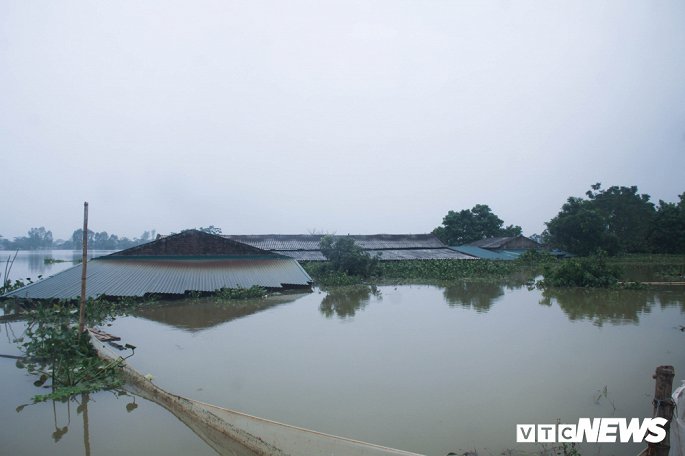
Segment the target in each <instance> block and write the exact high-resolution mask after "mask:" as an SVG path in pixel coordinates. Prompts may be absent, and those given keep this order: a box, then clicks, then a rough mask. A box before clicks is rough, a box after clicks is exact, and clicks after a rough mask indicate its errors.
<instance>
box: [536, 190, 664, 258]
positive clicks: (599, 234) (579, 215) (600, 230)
mask: <svg viewBox="0 0 685 456" xmlns="http://www.w3.org/2000/svg"><path fill="white" fill-rule="evenodd" d="M586 196H587V198H588V199H583V198H576V197H571V198H569V199H568V200H567V202H566V204H564V205H563V206H562V208H561V211H560V212H559V213H558V214H557V215H556V216H555V217H554V218H553V219H552V220H550V221H549V222H547V223H546V224H547V231H546V237H547V239H548V241H549V243H550V244H551V245H553V246H555V247H560V248H562V249H565V250H568V251H570V252H573V253H577V254H580V255H587V254H590V253H592V252H594V251H595V250H597V249H602V250H605V251H606V252H607V253H609V254H610V255H614V254H616V253H621V252H646V251H649V250H650V245H649V235H650V232H651V231H652V230H653V224H654V217H655V210H654V205H653V204H652V203H650V202H649V198H650V197H649V195H647V194H639V193H638V189H637V187H635V186H632V187H618V186H613V187H609V188H608V189H606V190H602V189H601V184H599V183H597V184H595V185H592V186H591V190H589V191H588V192H586Z"/></svg>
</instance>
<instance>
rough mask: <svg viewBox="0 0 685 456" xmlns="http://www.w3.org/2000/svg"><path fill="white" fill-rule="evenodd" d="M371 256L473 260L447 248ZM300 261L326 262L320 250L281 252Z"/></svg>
mask: <svg viewBox="0 0 685 456" xmlns="http://www.w3.org/2000/svg"><path fill="white" fill-rule="evenodd" d="M366 252H367V253H369V254H370V255H372V256H373V255H376V254H380V255H381V257H380V259H381V261H399V260H473V259H475V258H474V257H473V256H469V255H464V254H463V253H459V252H455V251H454V250H451V249H449V248H447V247H444V248H441V249H385V250H367V251H366ZM279 253H281V254H283V255H286V256H289V257H290V258H293V259H296V260H298V261H326V257H325V256H323V253H321V251H319V250H315V251H313V250H291V251H282V252H279Z"/></svg>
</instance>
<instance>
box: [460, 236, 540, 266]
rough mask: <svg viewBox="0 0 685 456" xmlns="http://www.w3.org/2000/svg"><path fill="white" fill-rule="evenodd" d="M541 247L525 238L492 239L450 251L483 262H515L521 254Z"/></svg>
mask: <svg viewBox="0 0 685 456" xmlns="http://www.w3.org/2000/svg"><path fill="white" fill-rule="evenodd" d="M541 247H542V246H541V245H540V244H538V243H537V242H535V241H534V240H532V239H529V238H527V237H525V236H507V237H492V238H485V239H480V240H478V241H474V242H471V243H469V244H465V245H458V246H452V247H450V248H451V249H453V250H455V251H457V252H460V253H463V254H466V255H473V256H475V257H478V258H481V259H484V260H515V259H517V258H518V257H519V256H520V255H521V254H522V253H524V252H526V251H528V250H533V249H539V248H541Z"/></svg>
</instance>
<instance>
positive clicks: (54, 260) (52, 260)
mask: <svg viewBox="0 0 685 456" xmlns="http://www.w3.org/2000/svg"><path fill="white" fill-rule="evenodd" d="M66 262H67V260H58V259H57V258H52V257H46V258H43V263H44V264H55V263H66Z"/></svg>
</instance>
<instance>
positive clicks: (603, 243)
mask: <svg viewBox="0 0 685 456" xmlns="http://www.w3.org/2000/svg"><path fill="white" fill-rule="evenodd" d="M546 225H547V230H546V232H545V239H546V241H547V243H549V244H550V245H552V246H554V247H559V248H561V249H563V250H568V251H569V252H573V253H576V254H578V255H589V254H591V253H593V252H595V251H597V250H599V249H601V250H604V251H606V252H607V253H609V254H610V255H614V254H616V252H617V251H618V242H617V239H616V237H615V236H613V235H612V234H611V233H610V232H609V230H608V227H607V224H606V222H605V220H604V217H603V216H602V214H601V213H600V212H599V211H598V210H596V209H595V208H594V207H593V205H592V204H591V203H590V202H589V201H586V200H583V199H582V198H575V197H570V198H569V199H568V201H567V202H566V204H564V205H563V206H562V207H561V212H559V214H557V216H556V217H554V218H553V219H552V220H550V221H549V222H547V223H546Z"/></svg>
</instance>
